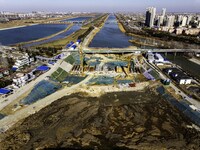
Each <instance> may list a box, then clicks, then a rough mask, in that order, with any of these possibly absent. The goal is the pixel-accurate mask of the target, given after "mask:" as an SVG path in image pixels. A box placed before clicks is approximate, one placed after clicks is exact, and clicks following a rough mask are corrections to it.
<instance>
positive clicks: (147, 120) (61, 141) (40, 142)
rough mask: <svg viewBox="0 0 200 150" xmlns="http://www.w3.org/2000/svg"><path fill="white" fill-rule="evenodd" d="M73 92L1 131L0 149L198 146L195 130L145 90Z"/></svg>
mask: <svg viewBox="0 0 200 150" xmlns="http://www.w3.org/2000/svg"><path fill="white" fill-rule="evenodd" d="M83 95H85V94H83V93H79V94H73V95H70V96H67V97H63V98H61V99H60V100H57V101H56V102H54V103H52V104H51V105H50V106H48V107H46V108H44V109H42V110H41V111H39V112H37V113H36V114H34V115H32V116H30V117H28V118H27V119H25V120H24V121H23V122H22V123H20V124H18V125H16V126H15V127H14V128H13V129H11V130H9V131H8V132H7V133H5V134H4V135H1V143H0V149H20V150H28V149H59V148H65V149H83V148H84V149H103V150H105V149H153V150H156V149H181V150H182V149H198V148H199V147H200V133H199V132H198V131H196V130H195V129H190V128H187V127H186V126H187V125H191V123H190V122H189V121H188V119H186V118H185V117H183V116H182V115H181V113H180V112H178V111H177V110H176V109H174V108H172V107H171V106H170V105H169V104H168V103H167V102H165V101H164V100H163V99H162V98H161V97H160V96H158V95H156V94H154V93H153V92H151V91H150V90H146V91H140V92H119V93H110V94H106V95H103V96H101V97H98V98H92V97H87V96H83Z"/></svg>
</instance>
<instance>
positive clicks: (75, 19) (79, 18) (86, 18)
mask: <svg viewBox="0 0 200 150" xmlns="http://www.w3.org/2000/svg"><path fill="white" fill-rule="evenodd" d="M90 18H92V17H76V18H70V19H65V20H62V22H69V21H70V22H73V21H75V22H76V21H77V22H79V21H80V22H82V21H86V20H88V19H90Z"/></svg>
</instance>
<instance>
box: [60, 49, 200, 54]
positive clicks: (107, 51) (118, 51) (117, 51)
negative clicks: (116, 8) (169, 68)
mask: <svg viewBox="0 0 200 150" xmlns="http://www.w3.org/2000/svg"><path fill="white" fill-rule="evenodd" d="M63 51H68V52H76V51H78V50H67V49H63ZM83 52H84V53H85V54H123V53H142V52H154V53H200V49H128V48H125V49H123V48H121V49H98V50H96V49H94V50H92V49H83Z"/></svg>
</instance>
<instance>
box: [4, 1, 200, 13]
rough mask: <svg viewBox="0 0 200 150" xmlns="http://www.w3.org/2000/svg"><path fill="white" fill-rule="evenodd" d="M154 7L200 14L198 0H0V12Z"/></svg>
mask: <svg viewBox="0 0 200 150" xmlns="http://www.w3.org/2000/svg"><path fill="white" fill-rule="evenodd" d="M149 6H155V7H157V9H158V11H159V10H160V9H161V8H162V7H165V8H167V10H168V12H169V11H170V12H186V11H187V12H200V0H0V11H32V10H35V11H96V12H97V11H101V12H102V11H109V12H114V11H129V12H144V11H145V8H146V7H149Z"/></svg>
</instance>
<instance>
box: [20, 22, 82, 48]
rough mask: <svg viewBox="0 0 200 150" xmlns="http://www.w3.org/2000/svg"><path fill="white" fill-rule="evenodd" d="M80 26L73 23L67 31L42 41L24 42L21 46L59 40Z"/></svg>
mask: <svg viewBox="0 0 200 150" xmlns="http://www.w3.org/2000/svg"><path fill="white" fill-rule="evenodd" d="M80 27H81V25H79V24H75V25H73V26H72V27H71V28H70V29H69V30H68V31H66V32H63V33H61V34H58V35H56V36H54V37H52V38H49V39H46V40H42V41H38V42H32V43H28V44H25V45H23V47H32V46H36V45H40V44H45V43H49V42H52V41H55V40H59V39H62V38H64V37H66V36H69V35H70V34H72V33H73V32H75V31H77V30H79V29H80Z"/></svg>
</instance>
